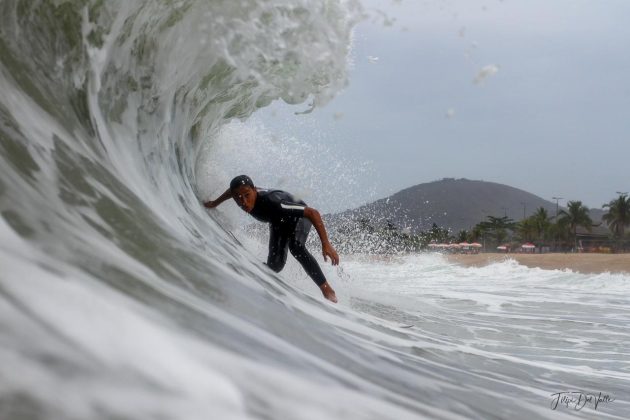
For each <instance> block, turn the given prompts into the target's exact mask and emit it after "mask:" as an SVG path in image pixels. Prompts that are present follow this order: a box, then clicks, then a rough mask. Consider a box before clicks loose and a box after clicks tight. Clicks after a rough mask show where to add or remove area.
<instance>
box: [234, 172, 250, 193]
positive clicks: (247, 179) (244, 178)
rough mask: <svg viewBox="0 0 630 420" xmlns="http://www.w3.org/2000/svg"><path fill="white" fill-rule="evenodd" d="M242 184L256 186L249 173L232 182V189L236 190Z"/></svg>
mask: <svg viewBox="0 0 630 420" xmlns="http://www.w3.org/2000/svg"><path fill="white" fill-rule="evenodd" d="M241 185H247V186H249V187H252V188H253V187H254V182H253V181H252V179H251V178H250V177H248V176H247V175H239V176H237V177H236V178H234V179H233V180H232V182H230V190H232V191H234V190H235V189H237V188H238V187H240V186H241Z"/></svg>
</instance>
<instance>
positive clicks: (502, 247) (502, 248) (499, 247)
mask: <svg viewBox="0 0 630 420" xmlns="http://www.w3.org/2000/svg"><path fill="white" fill-rule="evenodd" d="M497 249H500V250H501V251H505V250H506V249H507V246H505V245H499V246H498V247H497Z"/></svg>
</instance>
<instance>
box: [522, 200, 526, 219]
mask: <svg viewBox="0 0 630 420" xmlns="http://www.w3.org/2000/svg"><path fill="white" fill-rule="evenodd" d="M521 204H522V205H523V220H525V213H526V212H527V210H526V209H527V203H525V202H524V201H521Z"/></svg>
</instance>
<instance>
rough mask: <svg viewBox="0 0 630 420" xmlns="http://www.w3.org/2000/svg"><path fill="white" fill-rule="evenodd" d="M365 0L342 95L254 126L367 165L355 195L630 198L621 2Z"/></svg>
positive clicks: (628, 54) (629, 96)
mask: <svg viewBox="0 0 630 420" xmlns="http://www.w3.org/2000/svg"><path fill="white" fill-rule="evenodd" d="M363 3H364V4H365V5H366V9H367V10H368V11H369V13H370V15H371V16H372V17H373V18H371V19H368V20H367V21H366V22H364V23H362V24H360V25H359V26H358V27H357V29H356V33H355V43H354V51H353V61H354V66H353V68H352V70H351V72H350V84H349V86H348V88H347V89H346V90H345V91H344V92H342V93H341V94H340V95H339V96H338V97H337V98H336V99H334V100H333V101H332V102H331V103H329V104H328V105H327V106H326V107H324V108H322V109H316V110H315V111H314V112H313V113H311V114H309V115H302V116H295V115H293V113H294V112H295V111H296V110H297V111H299V110H300V109H296V107H288V106H284V107H283V106H273V107H272V109H271V110H265V111H264V112H263V119H266V120H268V122H269V124H270V125H271V126H273V125H274V124H277V122H278V121H283V123H282V124H280V125H281V126H282V130H289V131H292V134H294V135H296V136H299V137H300V138H304V139H307V140H308V138H309V137H310V136H313V127H314V126H316V127H317V130H316V131H318V132H319V133H318V134H317V136H318V137H317V139H313V140H314V141H319V142H321V141H325V142H330V146H331V147H333V148H334V150H335V152H336V153H339V154H340V155H343V156H348V157H351V158H352V159H356V160H357V161H369V162H370V165H371V168H372V175H371V176H369V177H365V179H362V180H361V182H364V183H365V184H364V185H363V186H360V189H365V191H366V192H365V199H364V201H368V200H370V201H371V200H372V199H374V198H380V197H384V196H387V195H389V194H392V193H394V192H396V191H398V190H400V189H403V188H406V187H409V186H412V185H416V184H419V183H423V182H429V181H433V180H437V179H441V178H444V177H455V178H469V179H479V180H485V181H493V182H499V183H503V184H507V185H511V186H514V187H517V188H521V189H524V190H526V191H529V192H531V193H534V194H536V195H539V196H541V197H543V198H545V199H548V200H551V197H553V196H560V197H564V198H565V199H568V200H582V201H583V202H584V203H585V204H586V205H588V206H590V207H598V208H599V207H601V205H602V204H603V203H605V202H608V201H609V200H611V199H613V198H615V196H616V191H629V190H630V25H629V24H628V19H629V18H630V1H627V0H504V1H499V0H486V1H478V0H461V1H459V0H451V1H447V0H444V1H439V0H434V1H421V0H413V1H412V0H401V1H392V0H387V1H364V2H363ZM379 11H384V12H385V14H386V15H387V18H383V17H382V15H381V13H380V12H379ZM391 20H394V22H393V25H391V26H387V21H391ZM298 108H300V107H298ZM301 108H306V106H304V105H302V106H301ZM271 116H272V117H271ZM294 119H301V121H300V122H299V123H296V124H287V123H286V122H287V121H288V120H294ZM274 121H275V122H274ZM280 125H279V126H280ZM321 132H325V133H326V135H325V136H322V135H321ZM322 137H323V138H324V140H322ZM563 202H566V200H563V201H561V204H562V203H563ZM352 204H356V203H352Z"/></svg>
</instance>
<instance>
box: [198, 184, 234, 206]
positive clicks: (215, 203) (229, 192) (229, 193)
mask: <svg viewBox="0 0 630 420" xmlns="http://www.w3.org/2000/svg"><path fill="white" fill-rule="evenodd" d="M230 198H232V190H231V189H229V188H228V189H227V190H225V192H224V193H223V194H221V195H220V196H219V198H217V199H216V200H210V201H206V202H204V203H203V205H204V206H205V207H206V208H209V209H213V208H215V207H216V206H218V205H219V204H221V203H223V202H224V201H226V200H229V199H230Z"/></svg>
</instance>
